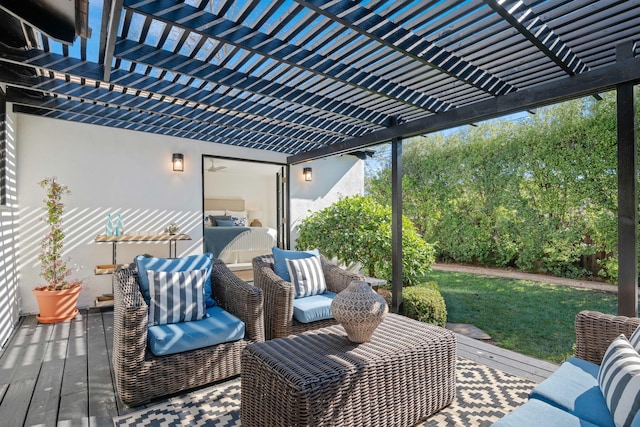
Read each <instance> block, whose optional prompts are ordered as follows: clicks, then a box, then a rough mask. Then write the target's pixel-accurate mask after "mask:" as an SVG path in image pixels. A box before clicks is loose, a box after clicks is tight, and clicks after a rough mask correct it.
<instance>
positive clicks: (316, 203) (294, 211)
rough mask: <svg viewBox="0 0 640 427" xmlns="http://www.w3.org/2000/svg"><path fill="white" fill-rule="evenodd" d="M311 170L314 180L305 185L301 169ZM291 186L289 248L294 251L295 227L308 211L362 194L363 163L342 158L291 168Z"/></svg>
mask: <svg viewBox="0 0 640 427" xmlns="http://www.w3.org/2000/svg"><path fill="white" fill-rule="evenodd" d="M305 167H311V168H312V171H313V180H312V181H310V182H307V181H305V180H304V178H303V176H302V170H303V168H305ZM290 178H291V187H290V197H291V247H292V248H295V241H296V238H297V237H298V231H297V226H298V224H300V222H301V221H302V220H303V219H304V218H305V217H306V216H307V215H309V212H315V211H318V210H322V209H324V208H326V207H327V206H330V205H332V204H333V203H335V202H337V201H338V200H340V199H341V198H344V197H346V196H351V195H354V194H364V161H362V160H360V159H358V158H357V157H355V156H350V155H342V156H334V157H327V158H323V159H317V160H313V161H310V162H306V163H302V164H298V165H293V166H291V170H290Z"/></svg>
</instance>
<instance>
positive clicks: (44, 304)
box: [32, 286, 82, 323]
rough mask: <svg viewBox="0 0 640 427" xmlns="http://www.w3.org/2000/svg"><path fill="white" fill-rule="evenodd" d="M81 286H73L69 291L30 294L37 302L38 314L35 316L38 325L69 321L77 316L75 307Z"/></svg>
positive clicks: (34, 291)
mask: <svg viewBox="0 0 640 427" xmlns="http://www.w3.org/2000/svg"><path fill="white" fill-rule="evenodd" d="M81 290H82V286H75V287H73V288H71V289H63V290H60V291H39V290H36V289H34V290H33V291H32V292H33V294H34V295H35V296H36V299H37V300H38V308H39V309H40V314H38V315H37V316H36V318H37V319H38V322H40V323H56V322H64V321H65V320H71V319H73V318H74V317H76V315H77V314H78V309H77V308H76V305H77V303H78V297H79V296H80V291H81Z"/></svg>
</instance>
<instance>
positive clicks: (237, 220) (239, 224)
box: [231, 216, 247, 227]
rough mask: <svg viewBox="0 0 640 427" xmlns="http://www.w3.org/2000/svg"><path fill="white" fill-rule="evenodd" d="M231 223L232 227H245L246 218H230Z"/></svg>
mask: <svg viewBox="0 0 640 427" xmlns="http://www.w3.org/2000/svg"><path fill="white" fill-rule="evenodd" d="M231 221H233V225H234V226H236V227H246V226H247V218H245V217H237V216H232V217H231Z"/></svg>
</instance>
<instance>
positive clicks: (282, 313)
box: [252, 255, 295, 339]
mask: <svg viewBox="0 0 640 427" xmlns="http://www.w3.org/2000/svg"><path fill="white" fill-rule="evenodd" d="M252 263H253V283H254V285H255V286H257V287H258V288H260V289H262V292H263V295H264V312H265V316H264V318H265V319H264V327H265V330H266V336H265V338H266V339H272V338H274V337H276V336H282V335H288V334H287V333H286V331H288V330H289V327H290V325H291V319H293V299H294V297H295V289H294V287H293V285H292V284H291V283H290V282H287V281H286V280H283V279H282V278H280V277H279V276H278V275H277V274H276V273H275V272H274V271H273V257H271V256H268V255H267V256H258V257H255V258H253V261H252ZM274 334H275V335H274Z"/></svg>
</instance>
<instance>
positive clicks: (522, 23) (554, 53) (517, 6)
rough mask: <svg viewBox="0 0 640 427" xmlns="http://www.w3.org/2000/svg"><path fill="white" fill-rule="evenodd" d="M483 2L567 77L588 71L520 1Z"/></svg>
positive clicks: (492, 0)
mask: <svg viewBox="0 0 640 427" xmlns="http://www.w3.org/2000/svg"><path fill="white" fill-rule="evenodd" d="M484 2H485V3H486V4H488V5H489V7H491V8H492V9H493V10H495V11H496V13H498V14H499V15H500V16H502V17H503V18H504V19H505V20H506V21H507V22H509V24H510V25H511V26H512V27H513V28H515V29H516V30H518V31H519V32H520V33H521V34H522V35H524V37H525V38H526V39H527V40H529V41H530V42H531V43H532V44H533V45H535V46H536V47H537V48H538V49H539V50H540V51H541V52H543V53H544V54H545V55H546V56H548V57H549V58H550V59H551V60H552V61H553V62H554V63H556V64H557V65H558V66H559V67H560V68H562V69H563V70H564V71H565V72H566V73H567V74H568V75H570V76H573V75H576V74H580V73H583V72H585V71H588V70H589V67H588V66H587V65H586V64H585V63H584V62H582V60H581V59H580V58H578V57H577V56H576V54H575V53H573V51H572V50H571V48H570V47H569V46H568V45H567V44H566V43H564V42H563V41H562V40H561V39H560V37H558V36H557V35H556V34H555V32H554V31H553V30H552V29H551V28H549V26H547V24H546V23H545V22H544V21H542V20H541V19H540V18H539V17H538V16H536V14H535V13H534V12H533V11H532V10H531V9H529V7H528V6H527V5H526V4H525V3H524V2H522V1H521V0H502V1H500V2H498V1H496V0H484Z"/></svg>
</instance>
